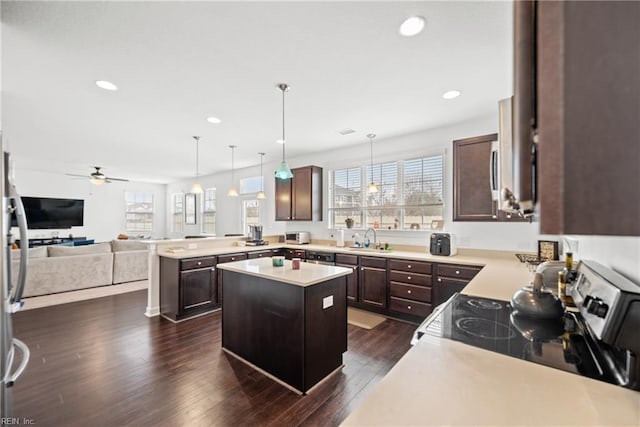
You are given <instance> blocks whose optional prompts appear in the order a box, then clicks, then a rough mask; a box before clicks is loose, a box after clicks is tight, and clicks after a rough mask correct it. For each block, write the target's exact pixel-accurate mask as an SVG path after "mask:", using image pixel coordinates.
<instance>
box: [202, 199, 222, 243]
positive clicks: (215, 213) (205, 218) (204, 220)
mask: <svg viewBox="0 0 640 427" xmlns="http://www.w3.org/2000/svg"><path fill="white" fill-rule="evenodd" d="M211 194H212V195H213V197H212V198H211V199H209V198H208V197H207V196H208V195H211ZM200 197H201V199H200V202H201V203H200V205H201V212H200V214H201V215H200V216H201V218H202V228H201V230H200V231H201V232H202V233H203V234H207V235H211V236H215V235H216V227H217V220H218V202H217V197H218V192H217V189H216V187H210V188H205V189H204V191H203V192H202V195H201V196H200ZM208 201H211V202H212V204H213V209H207V207H208V204H207V202H208ZM210 216H212V217H213V221H211V224H213V231H207V225H208V218H209V217H210Z"/></svg>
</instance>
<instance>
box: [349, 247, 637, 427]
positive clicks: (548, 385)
mask: <svg viewBox="0 0 640 427" xmlns="http://www.w3.org/2000/svg"><path fill="white" fill-rule="evenodd" d="M454 258H455V262H458V257H453V258H450V259H448V260H450V262H452V261H454ZM472 259H473V257H468V260H472ZM478 261H479V260H478ZM479 265H485V267H484V268H483V269H482V270H481V271H480V272H479V273H478V274H477V275H476V276H475V277H474V278H473V280H472V281H471V282H470V283H469V285H467V287H465V289H464V290H463V293H465V294H469V295H476V296H483V297H487V298H494V299H500V300H510V299H511V296H512V295H513V293H514V292H515V291H516V290H517V289H518V288H520V287H522V286H523V285H525V284H527V283H528V282H529V280H530V278H531V273H529V271H528V270H527V269H526V267H525V266H524V264H521V263H520V262H518V261H517V260H516V258H515V257H514V256H513V255H511V256H510V257H509V256H506V254H505V256H500V255H499V254H492V255H490V256H488V257H486V258H484V261H483V262H479ZM343 425H346V426H374V425H385V426H400V425H421V426H422V425H449V426H463V425H465V426H466V425H474V426H478V425H491V426H497V425H508V426H513V425H553V426H558V425H580V426H587V425H601V426H613V425H616V426H622V425H624V426H640V392H637V391H633V390H629V389H625V388H622V387H618V386H615V385H611V384H607V383H604V382H601V381H596V380H593V379H590V378H586V377H582V376H579V375H575V374H571V373H568V372H564V371H560V370H558V369H554V368H550V367H547V366H543V365H538V364H536V363H532V362H527V361H524V360H520V359H516V358H513V357H509V356H505V355H502V354H498V353H494V352H491V351H488V350H483V349H481V348H477V347H472V346H469V345H466V344H462V343H459V342H456V341H452V340H449V339H442V338H441V339H438V338H433V337H431V336H427V335H425V336H424V337H423V339H422V340H420V342H418V344H416V345H415V346H413V347H412V348H411V349H410V350H409V351H408V352H407V354H405V356H403V358H402V359H400V361H399V362H398V363H397V364H396V365H395V366H394V367H393V369H392V370H391V371H390V372H389V373H388V374H387V375H386V376H385V377H384V378H383V379H382V381H380V383H378V384H377V385H376V387H375V388H374V389H373V390H372V391H371V393H370V394H368V395H367V396H366V397H365V398H364V399H363V401H362V402H361V403H360V405H359V406H358V407H357V408H356V409H355V410H354V411H353V412H352V413H351V414H350V415H349V417H348V418H347V419H346V420H345V421H344V423H343Z"/></svg>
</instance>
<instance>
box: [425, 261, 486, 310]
mask: <svg viewBox="0 0 640 427" xmlns="http://www.w3.org/2000/svg"><path fill="white" fill-rule="evenodd" d="M434 268H435V278H436V279H435V282H434V287H435V305H439V304H442V303H443V302H445V301H447V300H448V299H449V298H450V297H451V296H453V294H455V293H456V292H460V291H462V289H464V287H465V286H467V284H468V283H469V282H470V281H471V279H473V278H474V276H475V275H476V274H478V272H479V271H480V270H481V269H482V267H478V266H475V265H457V264H436V265H435V267H434Z"/></svg>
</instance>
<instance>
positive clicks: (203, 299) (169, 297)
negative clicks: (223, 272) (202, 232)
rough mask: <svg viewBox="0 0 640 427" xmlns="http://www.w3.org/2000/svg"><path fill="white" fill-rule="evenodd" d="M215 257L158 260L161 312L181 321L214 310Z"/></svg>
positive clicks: (163, 258)
mask: <svg viewBox="0 0 640 427" xmlns="http://www.w3.org/2000/svg"><path fill="white" fill-rule="evenodd" d="M216 263H217V257H215V256H211V257H200V258H189V259H183V260H177V259H172V258H166V257H160V312H161V314H162V315H163V316H165V317H167V318H169V319H171V320H174V321H178V320H183V319H186V318H188V317H192V316H195V315H198V314H202V313H204V312H206V311H210V310H212V309H214V308H217V307H218V305H219V301H218V289H217V272H216Z"/></svg>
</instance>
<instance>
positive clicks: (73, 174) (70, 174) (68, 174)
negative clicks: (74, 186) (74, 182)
mask: <svg viewBox="0 0 640 427" xmlns="http://www.w3.org/2000/svg"><path fill="white" fill-rule="evenodd" d="M65 175H66V176H79V177H80V178H91V177H90V176H88V175H78V174H75V173H65Z"/></svg>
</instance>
